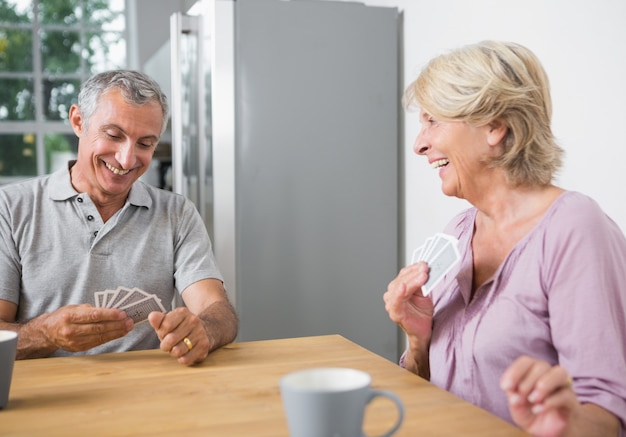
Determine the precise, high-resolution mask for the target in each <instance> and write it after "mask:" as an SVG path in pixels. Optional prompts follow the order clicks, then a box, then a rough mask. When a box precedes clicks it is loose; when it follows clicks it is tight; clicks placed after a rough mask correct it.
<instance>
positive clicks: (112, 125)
mask: <svg viewBox="0 0 626 437" xmlns="http://www.w3.org/2000/svg"><path fill="white" fill-rule="evenodd" d="M111 128H113V129H117V130H119V131H120V132H123V133H124V135H128V133H127V132H126V131H125V130H124V129H122V128H121V127H120V126H118V125H117V124H115V123H110V124H103V125H102V126H101V127H100V130H102V131H104V130H106V129H111ZM139 140H154V141H159V137H158V136H157V135H153V134H150V135H144V136H141V137H139Z"/></svg>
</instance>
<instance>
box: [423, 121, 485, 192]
mask: <svg viewBox="0 0 626 437" xmlns="http://www.w3.org/2000/svg"><path fill="white" fill-rule="evenodd" d="M420 121H421V124H422V128H421V130H420V133H419V135H418V136H417V139H416V141H415V145H414V147H413V150H414V151H415V153H417V154H418V155H423V156H426V157H427V158H428V163H429V164H430V166H431V167H432V168H433V169H435V170H438V171H439V177H440V178H441V184H442V185H441V189H442V191H443V193H444V194H446V195H447V196H456V197H459V198H463V199H468V196H469V198H471V196H472V195H473V194H476V193H480V190H479V188H480V187H481V186H482V185H481V183H482V181H483V180H484V179H485V173H487V171H486V169H487V166H486V164H485V158H487V156H488V154H490V153H493V151H492V148H490V147H489V144H490V142H491V140H490V129H491V128H490V127H489V126H481V127H475V126H471V125H469V124H467V123H466V122H463V121H443V120H437V119H436V118H435V117H433V116H432V115H430V114H429V113H427V112H425V111H423V110H422V111H420Z"/></svg>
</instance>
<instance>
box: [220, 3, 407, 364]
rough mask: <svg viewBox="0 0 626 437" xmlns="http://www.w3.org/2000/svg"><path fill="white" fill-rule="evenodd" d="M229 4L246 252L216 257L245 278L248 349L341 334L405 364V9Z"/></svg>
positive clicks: (240, 304) (239, 286)
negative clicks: (391, 308)
mask: <svg viewBox="0 0 626 437" xmlns="http://www.w3.org/2000/svg"><path fill="white" fill-rule="evenodd" d="M216 3H217V4H220V3H224V2H223V1H221V0H216ZM226 3H228V5H229V6H228V7H227V9H228V8H229V14H231V17H232V21H230V23H232V32H233V35H234V37H231V43H230V44H232V46H233V52H232V53H233V59H231V61H230V62H231V63H232V66H233V68H234V70H233V71H234V74H233V76H232V77H233V79H232V80H234V82H233V83H232V89H234V94H232V96H233V98H234V100H232V101H231V102H230V103H228V102H226V106H225V107H224V109H220V107H217V106H214V108H213V114H215V115H216V116H217V114H218V113H219V112H221V111H222V110H223V111H224V113H225V114H232V115H233V121H232V124H233V125H234V129H235V130H234V135H233V136H232V137H231V139H232V144H233V147H234V148H233V149H232V151H231V152H230V153H229V152H215V155H214V156H215V157H216V161H215V162H214V166H215V168H216V169H217V168H218V167H220V165H221V164H220V163H219V162H217V156H218V155H220V156H222V155H225V156H226V159H227V162H226V163H225V164H224V166H225V167H224V168H231V169H232V173H233V177H234V185H228V189H227V191H228V192H231V193H232V195H233V196H234V198H233V199H231V203H230V204H228V202H227V203H226V204H227V205H230V206H227V208H226V210H225V213H224V214H225V216H226V217H229V216H230V215H234V221H233V222H232V226H233V228H232V229H230V230H228V229H223V233H224V235H226V236H228V238H229V239H230V244H233V245H234V246H233V247H234V248H233V249H226V250H225V252H224V251H222V249H220V250H219V251H217V256H218V260H219V262H220V267H222V268H223V269H224V267H225V270H230V269H231V268H232V274H233V275H234V284H231V285H234V287H235V290H236V293H235V294H236V296H235V297H236V306H237V310H238V312H239V316H240V319H241V329H240V335H239V340H260V339H269V338H284V337H296V336H309V335H322V334H335V333H337V334H341V335H343V336H345V337H347V338H349V339H351V340H352V341H355V342H356V343H359V344H360V345H362V346H364V347H366V348H367V349H370V350H372V351H374V352H376V353H378V354H380V355H382V356H384V357H387V358H389V359H390V360H396V359H397V357H398V337H399V336H398V330H397V327H396V325H395V324H394V323H393V322H391V321H390V320H389V317H388V316H387V313H386V311H385V309H384V304H383V300H382V294H383V292H384V291H385V289H386V286H387V283H388V282H389V281H390V280H391V279H392V278H393V277H395V275H396V274H397V271H398V267H399V262H398V254H399V249H398V240H399V238H398V198H399V194H398V185H399V175H398V150H399V144H398V107H399V84H398V75H399V74H398V68H399V61H398V52H399V48H398V38H399V14H398V11H397V9H395V8H379V7H367V6H364V5H362V4H357V3H343V2H331V1H282V0H237V1H235V2H226ZM215 19H216V21H215V24H214V25H215V27H216V28H217V27H218V26H220V24H219V21H220V20H222V19H224V20H226V21H225V22H228V20H227V19H226V18H224V17H222V18H219V17H217V16H216V17H215ZM221 25H222V26H224V23H222V24H221ZM215 38H216V41H215V44H216V48H215V50H216V54H217V50H218V49H217V47H218V46H217V44H219V41H218V40H217V38H219V34H217V33H216V35H215ZM215 68H216V69H217V68H219V67H218V64H217V63H216V65H215ZM215 73H216V77H214V80H215V82H214V83H213V87H214V89H215V88H218V87H220V86H221V85H220V83H218V82H217V74H218V73H217V71H216V72H215ZM225 80H226V82H225V83H224V85H225V86H226V87H227V88H228V86H230V85H229V84H228V83H227V81H228V79H227V78H225ZM218 103H219V102H218V99H215V98H214V99H213V104H214V105H216V104H218ZM216 124H217V121H216ZM215 128H217V126H215ZM224 138H225V139H227V140H228V135H227V134H224ZM214 140H215V141H216V142H217V141H218V139H217V135H216V137H215V138H214ZM225 144H226V143H224V145H222V146H220V145H219V144H215V146H216V149H215V150H217V148H219V147H225ZM226 149H227V148H226ZM222 150H225V149H222ZM228 160H229V161H228ZM229 166H230V167H229ZM215 177H216V178H217V170H216V175H215ZM228 183H229V184H230V182H228ZM218 184H219V182H218V181H217V180H216V189H217V187H218ZM229 190H230V191H229ZM216 202H217V193H216ZM218 206H219V205H217V204H216V209H215V211H214V214H215V219H216V221H217V220H219V219H218V217H219V216H220V214H221V212H220V210H219V208H218ZM229 208H230V209H229ZM220 232H221V231H220V230H218V229H217V228H216V234H219V233H220ZM225 243H226V244H227V243H228V242H225ZM216 250H217V247H216ZM222 253H225V254H226V255H227V256H228V254H229V253H230V254H231V256H232V257H233V258H234V266H226V265H225V264H223V261H222V259H220V256H221V255H222ZM224 262H226V263H228V261H227V260H225V261H224ZM227 286H229V284H227Z"/></svg>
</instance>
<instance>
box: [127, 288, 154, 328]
mask: <svg viewBox="0 0 626 437" xmlns="http://www.w3.org/2000/svg"><path fill="white" fill-rule="evenodd" d="M120 309H121V310H123V311H124V312H126V314H128V317H130V318H131V319H133V322H135V324H137V323H141V322H143V321H145V320H148V314H150V313H151V312H152V311H160V312H165V308H163V305H161V302H160V301H159V299H158V298H157V297H156V296H155V295H153V294H152V295H150V296H149V297H146V298H145V299H142V300H139V301H137V302H134V303H131V304H129V305H127V306H124V307H122V308H120Z"/></svg>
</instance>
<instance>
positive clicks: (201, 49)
mask: <svg viewBox="0 0 626 437" xmlns="http://www.w3.org/2000/svg"><path fill="white" fill-rule="evenodd" d="M198 6H201V4H198ZM195 9H196V12H193V13H194V14H195V15H191V14H183V13H175V14H173V15H172V16H171V18H170V44H171V46H170V54H171V65H172V68H171V86H172V88H171V96H170V101H171V102H170V105H171V114H172V117H171V118H172V124H171V131H172V191H174V192H175V193H178V194H182V195H184V196H187V197H188V198H190V199H191V200H192V201H193V202H194V204H195V205H196V207H197V209H198V211H199V213H200V215H201V216H202V218H203V220H204V222H205V223H206V225H207V229H208V231H209V233H210V234H211V235H212V234H213V202H212V199H213V186H212V180H213V177H212V164H211V158H212V156H211V113H210V109H211V104H210V99H211V96H210V92H209V91H208V89H209V87H208V86H207V83H208V82H210V77H211V76H210V73H211V71H210V67H211V64H210V63H209V62H206V60H205V58H206V53H207V51H208V49H209V47H208V46H207V44H206V42H207V41H206V34H207V32H206V29H205V27H206V23H207V21H206V20H205V19H204V16H203V15H201V13H202V12H203V11H202V9H201V8H195Z"/></svg>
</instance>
